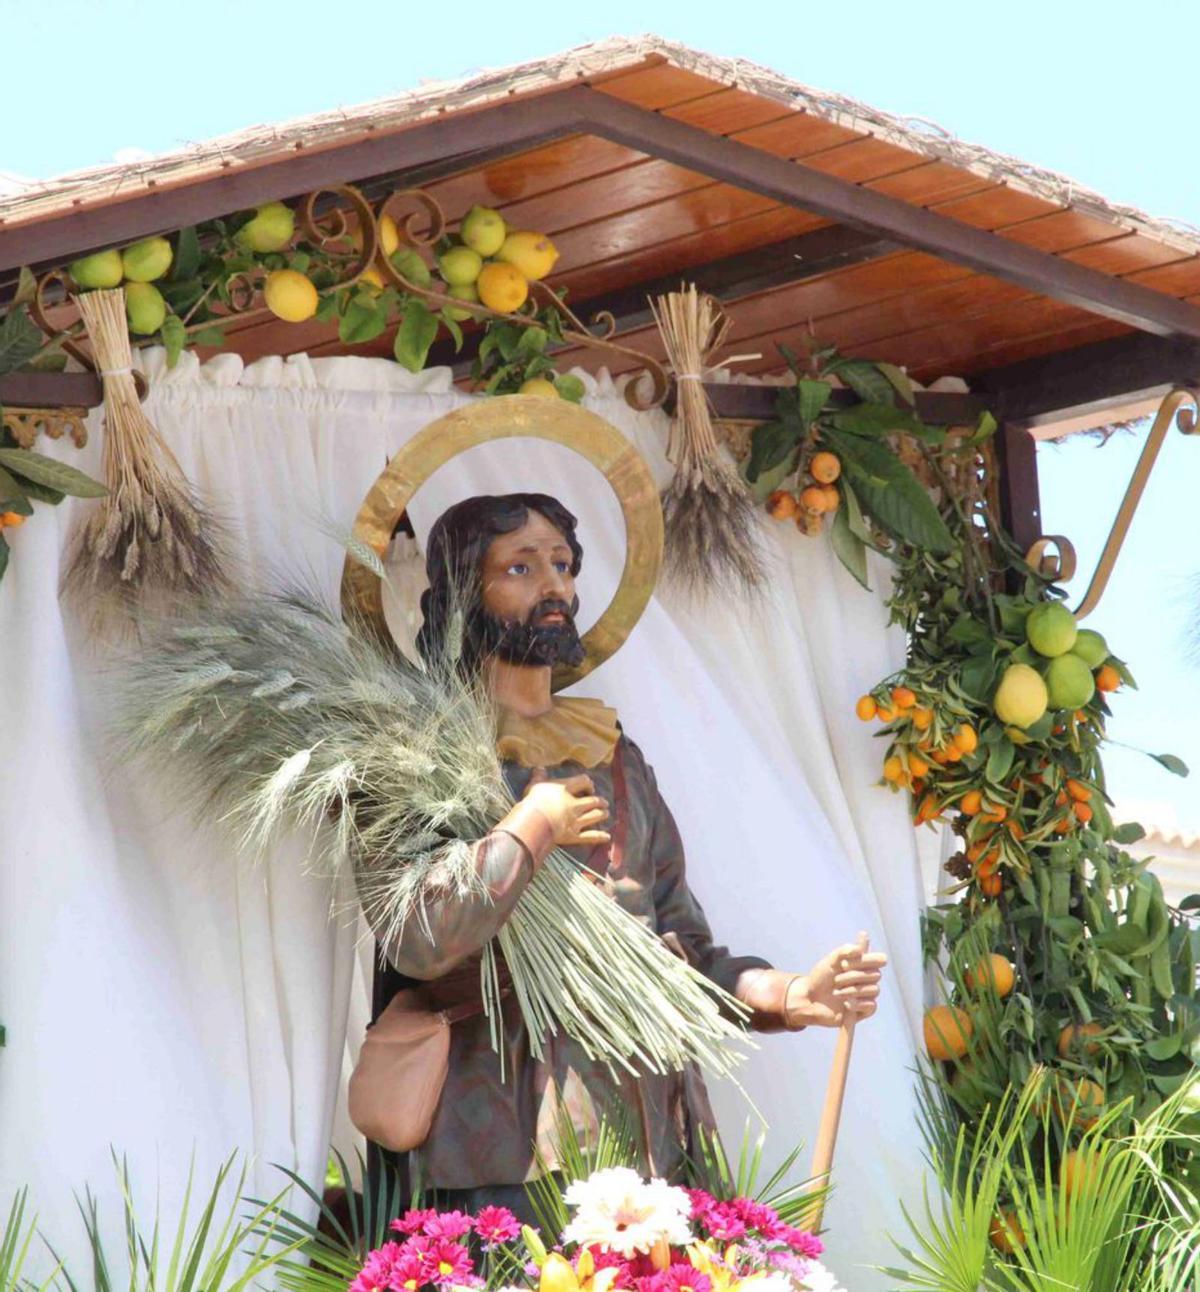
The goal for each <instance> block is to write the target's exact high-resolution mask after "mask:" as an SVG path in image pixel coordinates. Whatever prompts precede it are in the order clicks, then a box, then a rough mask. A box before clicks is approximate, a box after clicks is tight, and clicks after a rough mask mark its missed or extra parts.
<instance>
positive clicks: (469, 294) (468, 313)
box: [446, 283, 479, 323]
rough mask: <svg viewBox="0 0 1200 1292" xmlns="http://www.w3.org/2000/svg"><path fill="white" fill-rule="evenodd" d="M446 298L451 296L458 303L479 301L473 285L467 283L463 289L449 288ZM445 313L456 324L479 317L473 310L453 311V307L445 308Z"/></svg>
mask: <svg viewBox="0 0 1200 1292" xmlns="http://www.w3.org/2000/svg"><path fill="white" fill-rule="evenodd" d="M447 295H448V296H453V297H454V299H455V300H458V301H471V302H472V303H474V302H477V301H478V300H479V293H478V292H477V291H476V290H475V284H474V283H467V284H466V286H464V287H451V288H450V290H449V291H448V292H447ZM446 313H447V314H448V315H449V316H450V317H451V318H452V319H453V320H454V321H455V322H456V323H462V322H464V321H465V320H466V319H477V318H478V317H479V315H478V314H477V313H476V312H475V311H474V310H460V309H455V307H454V306H453V305H448V306H447V307H446Z"/></svg>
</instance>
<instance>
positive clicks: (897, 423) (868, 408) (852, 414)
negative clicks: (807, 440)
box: [828, 404, 946, 444]
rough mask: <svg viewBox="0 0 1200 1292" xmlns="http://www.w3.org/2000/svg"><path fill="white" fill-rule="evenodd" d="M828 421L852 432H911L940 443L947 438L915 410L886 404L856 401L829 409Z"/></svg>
mask: <svg viewBox="0 0 1200 1292" xmlns="http://www.w3.org/2000/svg"><path fill="white" fill-rule="evenodd" d="M828 420H829V422H830V423H831V424H832V425H833V426H834V427H836V428H837V429H838V430H839V431H849V432H851V433H852V434H854V435H870V436H879V435H892V434H903V435H911V436H913V437H914V438H915V439H918V440H925V441H927V442H929V443H931V444H940V443H941V442H942V440H944V439H945V438H946V432H945V430H944V429H943V428H942V427H940V426H926V425H925V423H924V422H923V421H921V419H920V418H919V417H918V416H917V415H916V413H913V412H909V411H908V410H906V409H902V408H893V407H891V406H889V405H886V404H858V405H857V406H856V407H854V408H847V409H843V410H842V411H841V412H838V413H830V414H829V416H828Z"/></svg>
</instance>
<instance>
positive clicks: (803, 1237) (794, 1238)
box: [778, 1223, 825, 1261]
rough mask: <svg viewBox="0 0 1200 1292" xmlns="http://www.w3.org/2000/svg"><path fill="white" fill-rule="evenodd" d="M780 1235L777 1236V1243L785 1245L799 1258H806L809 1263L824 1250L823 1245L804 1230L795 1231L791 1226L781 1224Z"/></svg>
mask: <svg viewBox="0 0 1200 1292" xmlns="http://www.w3.org/2000/svg"><path fill="white" fill-rule="evenodd" d="M780 1228H781V1231H782V1232H781V1233H780V1234H779V1235H778V1237H779V1241H780V1242H782V1243H786V1244H787V1245H788V1246H789V1247H790V1248H791V1249H792V1251H794V1252H796V1253H797V1254H798V1255H800V1256H805V1257H807V1258H808V1259H809V1260H810V1261H815V1260H816V1259H817V1258H818V1257H819V1256H820V1255H821V1253H822V1252H823V1251H824V1250H825V1244H824V1243H823V1242H822V1241H821V1240H820V1239H819V1238H818V1237H817V1236H816V1234H810V1233H809V1232H808V1231H807V1230H804V1229H795V1228H793V1226H791V1225H784V1224H782V1223H781V1226H780Z"/></svg>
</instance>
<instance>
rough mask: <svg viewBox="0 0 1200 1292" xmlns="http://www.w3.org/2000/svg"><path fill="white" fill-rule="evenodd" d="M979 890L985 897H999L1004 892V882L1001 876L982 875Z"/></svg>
mask: <svg viewBox="0 0 1200 1292" xmlns="http://www.w3.org/2000/svg"><path fill="white" fill-rule="evenodd" d="M979 889H980V892H982V893H983V895H984V897H999V896H1000V894H1001V893H1002V892H1003V891H1004V880H1003V879H1001V878H1000V876H999V875H980V877H979Z"/></svg>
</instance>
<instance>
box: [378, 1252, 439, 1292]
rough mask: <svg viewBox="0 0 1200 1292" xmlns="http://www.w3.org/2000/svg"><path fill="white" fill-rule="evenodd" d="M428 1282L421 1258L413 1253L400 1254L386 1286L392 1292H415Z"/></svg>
mask: <svg viewBox="0 0 1200 1292" xmlns="http://www.w3.org/2000/svg"><path fill="white" fill-rule="evenodd" d="M428 1281H429V1280H428V1279H427V1278H426V1277H425V1270H424V1267H423V1265H422V1263H421V1258H420V1257H419V1256H417V1255H416V1254H415V1253H413V1252H404V1251H402V1252H401V1253H400V1258H399V1259H398V1260H397V1261H396V1263H395V1265H393V1266H392V1278H391V1282H390V1283H389V1284H388V1286H389V1287H390V1288H391V1289H392V1292H417V1289H418V1288H420V1287H422V1286H423V1285H424V1284H425V1283H427V1282H428Z"/></svg>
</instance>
